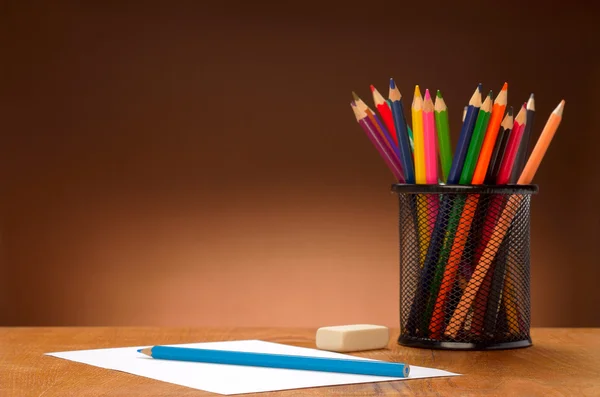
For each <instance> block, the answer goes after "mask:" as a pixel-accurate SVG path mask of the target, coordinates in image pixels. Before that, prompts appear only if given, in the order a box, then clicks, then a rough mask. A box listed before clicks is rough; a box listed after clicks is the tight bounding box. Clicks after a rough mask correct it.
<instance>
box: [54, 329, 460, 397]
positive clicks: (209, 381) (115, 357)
mask: <svg viewBox="0 0 600 397" xmlns="http://www.w3.org/2000/svg"><path fill="white" fill-rule="evenodd" d="M169 346H180V347H192V348H204V349H215V350H235V351H244V352H255V353H272V354H290V355H297V356H313V357H331V358H346V359H356V360H367V359H365V358H359V357H353V356H348V355H344V354H339V353H332V352H327V351H322V350H316V349H308V348H304V347H296V346H288V345H282V344H279V343H271V342H264V341H260V340H239V341H230V342H207V343H188V344H180V345H169ZM144 347H148V346H135V347H121V348H113V349H96V350H78V351H70V352H59V353H46V354H47V355H50V356H53V357H58V358H63V359H66V360H71V361H76V362H79V363H84V364H88V365H93V366H96V367H101V368H106V369H113V370H117V371H123V372H128V373H130V374H134V375H139V376H144V377H146V378H151V379H156V380H161V381H163V382H169V383H174V384H176V385H181V386H187V387H192V388H194V389H200V390H206V391H209V392H213V393H220V394H227V395H229V394H240V393H256V392H265V391H276V390H288V389H299V388H304V387H318V386H333V385H345V384H354V383H367V382H385V381H390V380H404V379H417V378H429V377H437V376H456V375H458V374H454V373H452V372H447V371H442V370H439V369H432V368H424V367H417V366H414V365H411V367H410V376H409V377H408V378H390V377H385V376H370V375H352V374H338V373H330V372H317V371H300V370H292V369H279V368H259V367H244V366H238V365H222V364H203V363H194V362H184V361H167V360H154V359H152V358H150V357H147V356H145V355H143V354H141V353H138V352H137V350H138V349H142V348H144ZM408 364H410V363H408Z"/></svg>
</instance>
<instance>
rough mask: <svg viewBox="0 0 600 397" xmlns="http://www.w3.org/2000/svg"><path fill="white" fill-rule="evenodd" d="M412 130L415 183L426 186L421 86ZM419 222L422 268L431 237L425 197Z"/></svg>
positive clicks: (415, 99)
mask: <svg viewBox="0 0 600 397" xmlns="http://www.w3.org/2000/svg"><path fill="white" fill-rule="evenodd" d="M411 115H412V129H413V141H414V155H415V156H414V157H415V182H416V183H418V184H426V183H427V178H426V173H425V133H424V131H423V97H422V96H421V90H420V89H419V86H418V85H417V86H415V95H414V97H413V103H412V106H411ZM416 210H417V221H418V223H419V248H420V251H421V252H420V254H421V256H420V257H421V258H420V259H421V266H423V264H424V263H425V257H426V256H427V248H428V247H429V241H430V239H431V236H430V235H429V226H428V223H427V221H428V217H427V214H428V208H427V199H426V197H425V196H424V195H422V194H418V195H417V208H416Z"/></svg>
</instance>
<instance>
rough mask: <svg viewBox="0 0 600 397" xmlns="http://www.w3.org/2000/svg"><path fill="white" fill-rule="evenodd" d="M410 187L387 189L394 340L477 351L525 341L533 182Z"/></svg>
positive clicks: (523, 345) (527, 336)
mask: <svg viewBox="0 0 600 397" xmlns="http://www.w3.org/2000/svg"><path fill="white" fill-rule="evenodd" d="M410 186H411V185H395V188H394V190H395V191H396V192H397V193H398V196H399V200H400V328H401V331H400V332H401V333H400V338H399V343H401V344H403V345H409V346H420V347H427V348H447V349H476V350H480V349H501V348H515V347H525V346H529V345H531V338H530V335H529V328H530V292H529V289H530V288H529V287H530V274H529V265H530V256H529V233H530V231H529V229H530V221H529V219H530V213H529V209H530V199H531V194H533V193H535V192H536V191H537V187H535V186H530V187H520V186H519V187H514V189H511V188H509V187H506V186H504V187H497V188H495V187H475V186H473V187H472V188H473V189H468V188H469V187H465V189H464V190H462V189H459V188H457V187H451V186H437V187H434V186H428V188H427V189H425V188H423V187H422V188H419V187H416V186H415V185H412V186H415V188H414V189H412V190H413V191H411V189H410ZM396 187H399V188H396Z"/></svg>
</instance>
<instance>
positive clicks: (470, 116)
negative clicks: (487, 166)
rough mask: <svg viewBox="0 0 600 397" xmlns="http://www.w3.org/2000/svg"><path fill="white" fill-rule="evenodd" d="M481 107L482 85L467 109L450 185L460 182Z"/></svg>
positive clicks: (453, 160) (451, 170) (451, 169)
mask: <svg viewBox="0 0 600 397" xmlns="http://www.w3.org/2000/svg"><path fill="white" fill-rule="evenodd" d="M480 107H481V84H480V85H479V86H478V87H477V88H476V89H475V92H474V93H473V96H472V97H471V100H470V101H469V106H468V108H467V114H466V115H465V121H464V122H463V125H462V128H461V130H460V136H459V138H458V143H457V145H456V150H455V151H454V158H453V159H452V165H451V167H450V173H449V174H448V184H449V185H456V184H457V183H459V181H460V174H461V172H462V169H463V164H464V162H465V157H466V156H467V150H468V149H469V143H470V142H471V135H472V134H473V128H474V127H475V120H476V119H477V113H479V108H480Z"/></svg>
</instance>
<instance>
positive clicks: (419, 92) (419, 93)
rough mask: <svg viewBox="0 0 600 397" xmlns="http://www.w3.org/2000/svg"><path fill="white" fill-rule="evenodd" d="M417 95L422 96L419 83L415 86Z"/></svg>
mask: <svg viewBox="0 0 600 397" xmlns="http://www.w3.org/2000/svg"><path fill="white" fill-rule="evenodd" d="M415 96H421V89H420V88H419V85H418V84H417V85H416V86H415Z"/></svg>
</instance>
